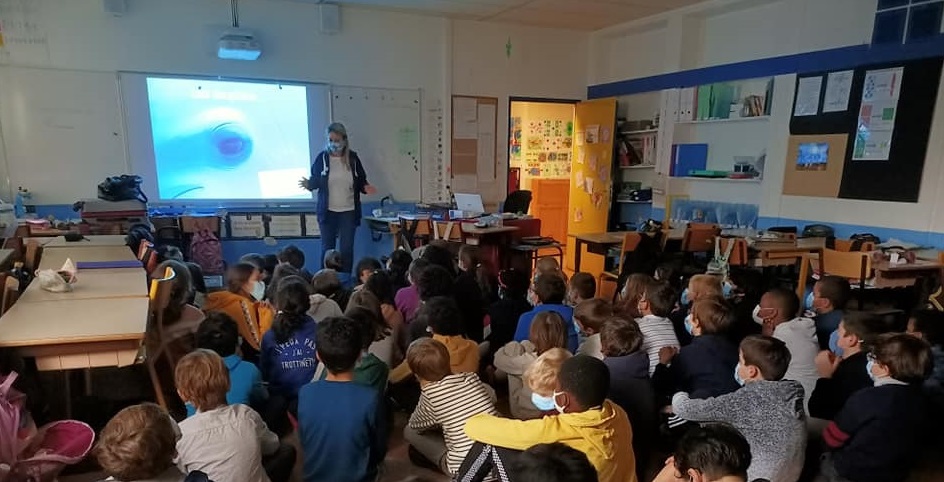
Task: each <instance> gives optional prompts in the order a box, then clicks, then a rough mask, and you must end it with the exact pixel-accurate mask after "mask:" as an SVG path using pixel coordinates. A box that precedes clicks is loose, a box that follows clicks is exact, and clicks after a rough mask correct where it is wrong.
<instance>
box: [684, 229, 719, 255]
mask: <svg viewBox="0 0 944 482" xmlns="http://www.w3.org/2000/svg"><path fill="white" fill-rule="evenodd" d="M694 224H695V223H692V224H689V225H688V227H687V228H685V234H684V236H683V238H682V251H683V252H685V253H706V252H709V251H714V250H715V238H717V237H718V236H720V235H721V228H720V227H719V226H718V225H717V224H713V225H711V224H703V225H699V226H695V227H693V225H694Z"/></svg>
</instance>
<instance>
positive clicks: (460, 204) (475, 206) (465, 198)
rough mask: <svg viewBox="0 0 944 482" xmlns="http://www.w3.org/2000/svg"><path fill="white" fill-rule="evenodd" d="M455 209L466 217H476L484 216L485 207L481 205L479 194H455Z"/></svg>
mask: <svg viewBox="0 0 944 482" xmlns="http://www.w3.org/2000/svg"><path fill="white" fill-rule="evenodd" d="M453 195H454V196H455V197H456V209H458V210H460V211H464V212H465V213H467V215H470V216H478V215H481V214H485V205H484V204H482V195H481V194H464V193H458V192H457V193H455V194H453Z"/></svg>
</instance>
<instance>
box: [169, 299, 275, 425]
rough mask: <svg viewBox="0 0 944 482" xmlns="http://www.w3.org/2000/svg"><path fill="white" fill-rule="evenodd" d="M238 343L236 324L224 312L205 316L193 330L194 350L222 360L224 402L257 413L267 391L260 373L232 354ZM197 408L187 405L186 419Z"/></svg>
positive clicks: (250, 364) (267, 396) (234, 353)
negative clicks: (225, 387)
mask: <svg viewBox="0 0 944 482" xmlns="http://www.w3.org/2000/svg"><path fill="white" fill-rule="evenodd" d="M238 343H239V333H238V332H237V331H236V323H233V320H232V318H230V317H229V316H228V315H227V314H226V313H223V312H220V311H215V312H213V313H210V314H209V315H207V317H206V319H205V320H203V323H200V327H199V328H197V348H204V349H207V350H212V351H214V352H216V354H217V355H219V356H221V357H222V358H223V363H225V364H226V370H227V371H229V391H228V392H226V403H227V404H229V405H235V404H237V403H241V404H243V405H249V406H250V407H252V408H254V409H256V411H260V410H261V408H262V407H263V406H264V404H265V401H266V400H268V398H269V391H268V390H267V389H266V386H265V385H264V384H263V383H262V374H261V373H260V372H259V369H258V368H256V366H255V365H253V364H252V363H250V362H247V361H245V360H243V359H242V358H241V357H240V356H239V355H237V354H236V346H237V344H238ZM195 413H197V409H196V408H195V407H194V406H193V405H190V404H188V405H187V416H188V417H190V416H193V415H194V414H195Z"/></svg>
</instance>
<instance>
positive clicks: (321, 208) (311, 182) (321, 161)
mask: <svg viewBox="0 0 944 482" xmlns="http://www.w3.org/2000/svg"><path fill="white" fill-rule="evenodd" d="M347 153H348V160H349V161H350V163H351V174H353V179H352V182H353V183H354V218H355V219H356V224H357V225H358V226H359V225H360V223H361V194H367V192H366V191H365V187H366V186H367V173H366V172H365V171H364V165H363V164H361V159H360V157H358V156H357V153H356V152H354V151H350V150H349V151H347ZM330 168H331V158H330V155H329V153H328V151H321V153H320V154H318V157H316V158H315V162H313V163H311V177H310V178H308V190H310V191H314V190H317V191H318V207H317V211H316V212H317V214H318V222H319V223H324V222H325V216H327V214H328V170H329V169H330Z"/></svg>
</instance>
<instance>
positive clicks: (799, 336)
mask: <svg viewBox="0 0 944 482" xmlns="http://www.w3.org/2000/svg"><path fill="white" fill-rule="evenodd" d="M799 312H800V299H799V298H797V295H796V293H794V292H793V291H790V290H787V289H783V288H776V289H772V290H770V291H768V292H766V293H764V296H762V297H761V298H760V304H759V305H757V308H756V309H755V310H754V321H756V322H757V323H759V324H760V325H761V326H762V331H763V334H764V335H767V336H773V337H774V338H777V339H779V340H781V341H783V342H784V343H786V344H787V349H789V350H790V367H789V368H787V374H786V375H784V376H783V378H784V379H787V380H796V381H798V382H800V384H801V385H803V392H804V402H803V406H804V407H808V406H809V400H810V396H812V394H813V388H815V387H816V380H818V379H819V372H818V371H817V369H816V355H817V353H819V343H818V342H817V341H816V326H815V324H814V322H813V320H811V319H809V318H806V317H802V316H797V314H798V313H799Z"/></svg>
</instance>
